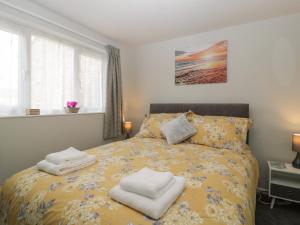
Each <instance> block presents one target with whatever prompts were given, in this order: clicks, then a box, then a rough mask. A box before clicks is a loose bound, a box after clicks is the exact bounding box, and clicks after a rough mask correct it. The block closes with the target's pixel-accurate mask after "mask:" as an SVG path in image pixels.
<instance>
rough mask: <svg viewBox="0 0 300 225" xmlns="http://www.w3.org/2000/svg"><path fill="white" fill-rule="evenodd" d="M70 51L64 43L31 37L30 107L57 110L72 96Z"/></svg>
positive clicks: (72, 73) (48, 111) (72, 53)
mask: <svg viewBox="0 0 300 225" xmlns="http://www.w3.org/2000/svg"><path fill="white" fill-rule="evenodd" d="M74 54H75V52H74V48H72V47H70V46H68V45H65V44H62V43H60V42H57V41H53V40H50V39H47V38H44V37H39V36H32V37H31V108H39V109H41V110H43V111H44V112H46V113H51V112H59V111H61V110H62V109H63V106H64V105H65V103H66V101H67V100H74V99H75V96H74V84H73V83H74ZM97 76H99V73H98V74H97ZM100 94H101V93H100Z"/></svg>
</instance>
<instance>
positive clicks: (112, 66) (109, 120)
mask: <svg viewBox="0 0 300 225" xmlns="http://www.w3.org/2000/svg"><path fill="white" fill-rule="evenodd" d="M106 50H107V53H108V65H107V86H106V107H105V116H104V132H103V138H104V139H105V140H108V139H113V138H118V137H120V136H121V135H122V133H123V100H122V82H121V62H120V50H119V49H117V48H115V47H113V46H106Z"/></svg>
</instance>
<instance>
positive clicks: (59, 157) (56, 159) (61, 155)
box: [45, 147, 87, 165]
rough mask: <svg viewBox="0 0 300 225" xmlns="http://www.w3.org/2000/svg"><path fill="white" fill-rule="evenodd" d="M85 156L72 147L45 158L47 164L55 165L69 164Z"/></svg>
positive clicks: (85, 154)
mask: <svg viewBox="0 0 300 225" xmlns="http://www.w3.org/2000/svg"><path fill="white" fill-rule="evenodd" d="M85 156H87V153H86V152H82V151H79V150H78V149H76V148H74V147H70V148H68V149H66V150H64V151H60V152H55V153H51V154H49V155H47V156H46V158H45V159H46V160H47V161H48V162H51V163H54V164H56V165H59V164H62V163H67V162H71V161H74V160H78V159H82V158H83V157H85Z"/></svg>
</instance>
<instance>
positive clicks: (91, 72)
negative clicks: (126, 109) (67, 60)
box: [79, 53, 106, 111]
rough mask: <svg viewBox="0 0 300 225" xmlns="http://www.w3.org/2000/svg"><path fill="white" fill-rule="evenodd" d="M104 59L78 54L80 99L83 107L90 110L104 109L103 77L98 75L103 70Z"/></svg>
mask: <svg viewBox="0 0 300 225" xmlns="http://www.w3.org/2000/svg"><path fill="white" fill-rule="evenodd" d="M105 69H106V67H105V60H104V59H101V57H100V56H95V55H89V54H86V53H85V54H84V53H83V54H81V55H80V72H79V74H80V75H79V76H80V87H81V88H80V100H81V104H82V107H83V109H90V110H91V111H104V102H105V99H104V95H102V94H101V90H103V91H104V85H105V83H106V82H105V77H104V76H99V74H103V73H104V71H105Z"/></svg>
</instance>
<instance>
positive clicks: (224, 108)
mask: <svg viewBox="0 0 300 225" xmlns="http://www.w3.org/2000/svg"><path fill="white" fill-rule="evenodd" d="M189 110H191V111H193V112H194V113H196V114H198V115H209V116H233V117H244V118H249V104H197V103H196V104H186V103H183V104H178V103H167V104H150V113H180V112H187V111H189Z"/></svg>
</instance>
